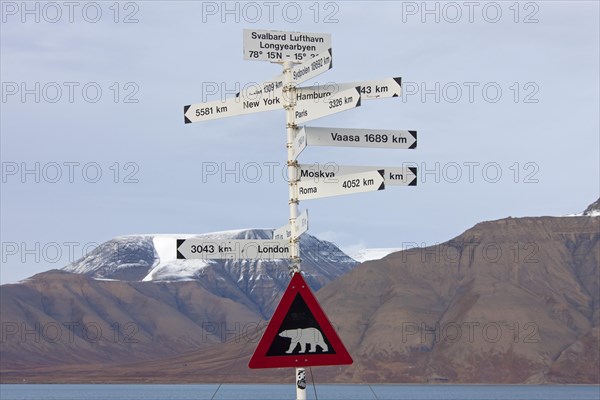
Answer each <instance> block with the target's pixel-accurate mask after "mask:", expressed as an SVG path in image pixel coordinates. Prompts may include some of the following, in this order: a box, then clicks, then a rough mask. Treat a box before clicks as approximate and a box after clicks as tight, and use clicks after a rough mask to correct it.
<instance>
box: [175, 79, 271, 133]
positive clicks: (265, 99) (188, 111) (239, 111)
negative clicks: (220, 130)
mask: <svg viewBox="0 0 600 400" xmlns="http://www.w3.org/2000/svg"><path fill="white" fill-rule="evenodd" d="M282 85H283V83H282V82H280V81H270V82H264V83H262V84H261V85H259V88H256V87H254V88H253V90H254V91H250V90H249V91H247V92H243V95H241V94H240V93H238V94H237V95H236V97H230V98H227V99H225V100H216V101H211V102H208V103H199V104H191V105H188V106H184V107H183V115H184V122H185V123H186V124H189V123H191V122H200V121H208V120H211V119H217V118H225V117H233V116H236V115H244V114H252V113H256V112H261V111H270V110H276V109H282V108H283V105H282V100H281V86H282ZM267 88H272V90H273V92H272V93H269V92H267Z"/></svg>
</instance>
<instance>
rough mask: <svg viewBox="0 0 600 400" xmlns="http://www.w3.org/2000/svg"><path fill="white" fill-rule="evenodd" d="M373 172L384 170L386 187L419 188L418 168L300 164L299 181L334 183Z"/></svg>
mask: <svg viewBox="0 0 600 400" xmlns="http://www.w3.org/2000/svg"><path fill="white" fill-rule="evenodd" d="M373 170H384V171H385V174H384V180H385V185H386V186H417V167H374V166H357V165H337V164H334V163H327V164H318V163H315V164H300V165H298V175H299V176H298V179H299V180H300V181H301V182H302V181H304V182H306V183H307V184H310V182H312V183H315V182H319V181H325V182H332V181H335V180H342V179H346V177H347V175H351V174H356V173H359V172H368V171H373Z"/></svg>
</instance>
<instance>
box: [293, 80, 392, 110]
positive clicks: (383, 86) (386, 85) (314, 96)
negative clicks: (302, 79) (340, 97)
mask: <svg viewBox="0 0 600 400" xmlns="http://www.w3.org/2000/svg"><path fill="white" fill-rule="evenodd" d="M401 82H402V78H387V79H380V80H373V81H363V82H349V83H328V84H325V85H321V86H307V87H302V88H298V95H297V100H298V106H301V105H302V104H303V102H305V101H320V100H321V101H327V100H329V98H330V97H331V96H335V95H336V94H337V93H338V92H340V91H342V90H346V89H348V88H352V87H356V86H360V94H361V99H364V100H373V99H383V98H386V97H398V96H400V95H401V94H402V84H401Z"/></svg>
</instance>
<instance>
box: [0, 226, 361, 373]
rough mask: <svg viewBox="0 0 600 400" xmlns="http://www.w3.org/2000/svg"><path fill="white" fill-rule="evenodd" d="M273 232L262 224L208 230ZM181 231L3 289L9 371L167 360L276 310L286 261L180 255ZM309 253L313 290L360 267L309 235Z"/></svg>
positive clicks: (304, 245)
mask: <svg viewBox="0 0 600 400" xmlns="http://www.w3.org/2000/svg"><path fill="white" fill-rule="evenodd" d="M271 235H272V230H257V229H253V230H240V231H230V232H221V233H215V234H209V235H200V236H202V237H208V238H213V239H216V238H235V239H240V238H245V239H248V240H252V239H270V238H271ZM187 236H188V237H191V236H190V235H187ZM179 237H181V236H169V235H138V236H124V237H119V238H115V239H113V240H110V241H108V242H106V243H104V244H102V245H100V246H99V247H98V248H96V249H95V250H94V251H93V252H91V253H90V254H88V255H87V256H86V257H84V258H82V259H80V260H78V261H76V262H74V263H73V264H71V265H68V266H67V267H65V268H64V269H63V270H52V271H48V272H44V273H41V274H37V275H35V276H33V277H31V278H29V279H26V280H25V281H22V282H20V283H17V284H10V285H2V286H0V288H1V290H0V311H1V312H0V319H1V323H2V340H1V341H0V364H1V365H0V369H1V370H3V371H5V373H6V370H12V369H17V370H19V369H22V368H25V369H29V368H31V367H32V366H35V367H43V366H53V368H55V366H58V365H69V364H82V363H83V364H91V363H123V362H132V361H136V360H149V359H154V358H160V357H165V356H170V355H175V354H180V353H182V352H186V351H191V350H196V349H198V348H205V347H206V346H209V345H211V344H214V343H221V342H223V341H225V340H227V339H228V338H231V337H236V336H241V335H242V334H243V333H244V332H245V331H247V330H248V329H250V328H252V327H256V326H258V324H260V323H261V322H264V321H265V320H267V319H268V318H269V317H270V316H271V314H272V312H273V311H274V307H275V306H276V305H277V303H278V302H279V299H280V297H281V295H282V294H283V291H284V290H285V287H286V286H287V281H288V280H289V273H288V266H287V265H288V264H287V260H236V261H224V262H221V261H202V260H176V259H175V240H176V238H179ZM300 253H301V257H302V258H303V263H302V267H303V271H304V273H305V276H306V278H307V281H308V282H310V285H311V287H317V288H319V287H322V286H323V285H325V284H327V283H328V282H330V281H331V280H333V279H335V278H337V277H338V276H340V275H342V274H344V273H346V272H348V271H349V270H351V269H352V268H354V267H355V266H356V265H357V262H356V261H354V260H352V259H351V258H350V257H348V256H346V255H345V254H344V253H343V252H342V251H341V250H339V249H338V248H337V247H336V246H335V245H334V244H332V243H330V242H326V241H321V240H319V239H317V238H315V237H314V236H311V235H308V234H304V235H302V237H301V240H300ZM5 373H4V374H3V375H4V376H6V375H5Z"/></svg>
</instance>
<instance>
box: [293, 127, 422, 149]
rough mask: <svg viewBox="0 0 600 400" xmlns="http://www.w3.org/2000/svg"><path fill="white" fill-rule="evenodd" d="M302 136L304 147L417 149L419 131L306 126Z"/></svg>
mask: <svg viewBox="0 0 600 400" xmlns="http://www.w3.org/2000/svg"><path fill="white" fill-rule="evenodd" d="M302 131H304V132H302ZM300 134H302V135H303V136H304V137H305V139H304V146H337V147H378V148H384V149H416V148H417V131H399V130H398V131H397V130H384V129H355V128H321V127H318V128H317V127H308V126H305V127H303V128H302V129H301V130H300V133H299V134H298V136H300ZM298 136H297V137H298Z"/></svg>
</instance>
